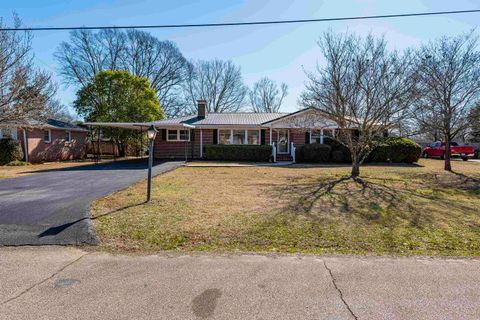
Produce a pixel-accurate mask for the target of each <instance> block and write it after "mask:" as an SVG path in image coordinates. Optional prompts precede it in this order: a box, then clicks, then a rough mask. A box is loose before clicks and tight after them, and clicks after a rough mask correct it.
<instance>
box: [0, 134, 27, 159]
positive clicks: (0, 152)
mask: <svg viewBox="0 0 480 320" xmlns="http://www.w3.org/2000/svg"><path fill="white" fill-rule="evenodd" d="M22 159H23V150H22V147H21V146H20V144H19V143H18V141H17V140H13V139H0V165H5V164H7V163H10V162H12V161H16V160H22Z"/></svg>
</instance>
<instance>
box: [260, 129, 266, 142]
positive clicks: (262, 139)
mask: <svg viewBox="0 0 480 320" xmlns="http://www.w3.org/2000/svg"><path fill="white" fill-rule="evenodd" d="M260 144H265V129H262V131H261V132H260Z"/></svg>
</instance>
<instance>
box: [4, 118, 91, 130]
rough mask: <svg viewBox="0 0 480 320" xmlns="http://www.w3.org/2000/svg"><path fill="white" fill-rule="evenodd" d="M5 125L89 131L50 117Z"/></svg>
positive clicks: (5, 125)
mask: <svg viewBox="0 0 480 320" xmlns="http://www.w3.org/2000/svg"><path fill="white" fill-rule="evenodd" d="M2 126H4V127H20V128H22V127H23V128H41V129H53V130H69V131H85V132H86V131H88V130H86V129H84V128H82V127H80V126H77V125H75V124H73V123H70V122H66V121H60V120H56V119H48V120H47V121H38V120H28V121H11V122H8V123H3V124H2Z"/></svg>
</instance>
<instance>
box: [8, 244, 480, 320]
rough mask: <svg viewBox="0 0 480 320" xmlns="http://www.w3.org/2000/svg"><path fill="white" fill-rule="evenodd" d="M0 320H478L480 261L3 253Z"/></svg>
mask: <svg viewBox="0 0 480 320" xmlns="http://www.w3.org/2000/svg"><path fill="white" fill-rule="evenodd" d="M0 257H2V258H1V259H0V284H1V290H0V315H1V317H0V318H1V319H48V320H53V319H264V320H265V319H275V320H278V319H479V318H480V304H479V303H478V302H479V301H480V261H479V260H469V259H431V258H363V257H348V256H337V257H316V256H289V255H274V256H273V255H272V256H262V255H209V254H192V255H180V254H173V253H172V254H166V253H163V254H161V255H158V256H156V255H150V256H135V255H130V256H124V255H110V254H106V253H95V252H85V251H82V250H79V249H75V248H69V247H56V246H50V247H22V248H9V247H4V248H0Z"/></svg>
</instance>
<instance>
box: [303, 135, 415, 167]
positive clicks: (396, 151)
mask: <svg viewBox="0 0 480 320" xmlns="http://www.w3.org/2000/svg"><path fill="white" fill-rule="evenodd" d="M325 142H326V143H325V144H306V145H303V146H298V147H297V148H296V153H295V157H296V161H297V162H335V163H351V155H350V150H348V148H347V147H345V146H344V145H342V144H340V143H339V142H337V141H335V140H333V139H327V140H326V141H325ZM421 152H422V148H421V147H420V146H419V145H418V144H417V143H415V142H414V141H412V140H410V139H408V138H396V137H391V138H386V139H384V140H382V141H381V142H379V144H378V146H377V147H376V148H375V149H374V150H373V151H372V152H371V153H370V154H369V156H368V157H367V159H366V161H365V162H394V163H413V162H417V161H418V159H419V158H420V155H421Z"/></svg>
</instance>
